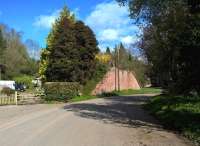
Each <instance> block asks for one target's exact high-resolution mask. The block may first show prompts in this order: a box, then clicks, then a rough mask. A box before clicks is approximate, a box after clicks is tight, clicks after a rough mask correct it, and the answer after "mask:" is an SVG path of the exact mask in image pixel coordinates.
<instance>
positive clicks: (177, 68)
mask: <svg viewBox="0 0 200 146" xmlns="http://www.w3.org/2000/svg"><path fill="white" fill-rule="evenodd" d="M118 1H119V2H121V3H122V4H126V3H127V2H128V4H129V8H130V16H131V17H132V18H134V19H136V20H137V21H136V23H137V24H138V25H142V26H143V32H144V33H143V37H142V40H141V42H140V45H139V46H140V48H141V50H142V51H143V53H144V55H145V56H146V57H147V59H148V62H149V65H150V67H151V70H150V72H149V74H150V76H151V77H152V79H153V80H152V81H153V82H152V83H154V84H156V85H161V86H163V87H165V88H168V89H169V90H171V92H175V93H185V94H188V93H190V92H191V91H194V90H195V91H197V92H198V93H199V94H200V76H199V74H200V70H199V68H200V58H199V53H198V52H199V47H200V43H199V42H200V23H199V19H200V14H199V11H198V10H199V9H198V6H199V4H198V3H190V2H189V1H188V0H173V1H171V0H163V1H160V0H118ZM193 8H195V9H196V10H195V11H194V9H193ZM174 89H176V90H174Z"/></svg>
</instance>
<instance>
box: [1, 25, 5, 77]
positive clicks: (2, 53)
mask: <svg viewBox="0 0 200 146" xmlns="http://www.w3.org/2000/svg"><path fill="white" fill-rule="evenodd" d="M5 49H6V42H5V40H4V38H3V33H2V30H1V28H0V80H1V76H2V73H3V71H4V70H5V59H4V52H5Z"/></svg>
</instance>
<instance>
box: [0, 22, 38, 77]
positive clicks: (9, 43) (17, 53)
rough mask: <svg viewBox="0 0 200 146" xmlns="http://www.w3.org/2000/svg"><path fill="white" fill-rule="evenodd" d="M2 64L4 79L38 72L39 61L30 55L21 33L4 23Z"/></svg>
mask: <svg viewBox="0 0 200 146" xmlns="http://www.w3.org/2000/svg"><path fill="white" fill-rule="evenodd" d="M0 64H1V66H3V72H2V74H1V77H2V79H13V78H14V77H16V76H20V75H22V74H25V75H34V74H36V73H37V62H36V61H35V60H34V59H32V58H30V57H29V54H28V52H27V48H26V46H25V45H24V43H23V42H22V40H21V34H20V33H19V32H16V31H15V30H14V29H11V28H9V27H8V26H6V25H4V24H0Z"/></svg>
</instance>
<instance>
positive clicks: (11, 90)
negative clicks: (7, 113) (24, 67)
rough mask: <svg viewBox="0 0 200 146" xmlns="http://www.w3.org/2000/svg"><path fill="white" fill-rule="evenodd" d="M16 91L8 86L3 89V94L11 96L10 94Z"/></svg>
mask: <svg viewBox="0 0 200 146" xmlns="http://www.w3.org/2000/svg"><path fill="white" fill-rule="evenodd" d="M14 93H15V90H13V89H10V88H8V87H3V89H2V90H1V94H5V95H7V96H10V95H12V94H14Z"/></svg>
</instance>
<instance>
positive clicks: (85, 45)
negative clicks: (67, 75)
mask: <svg viewBox="0 0 200 146" xmlns="http://www.w3.org/2000/svg"><path fill="white" fill-rule="evenodd" d="M74 32H75V37H76V49H77V58H75V60H76V61H78V62H77V64H76V65H75V67H74V75H73V76H75V79H74V80H75V81H78V82H80V83H81V84H85V83H86V82H87V80H89V79H91V78H92V77H93V74H94V73H95V70H96V63H97V61H96V59H95V55H96V54H97V53H98V52H99V49H98V48H97V45H98V43H97V40H96V38H95V35H94V33H93V31H92V30H91V29H90V28H89V27H88V26H86V25H85V24H84V23H83V22H82V21H77V22H76V23H75V27H74ZM77 59H78V60H77Z"/></svg>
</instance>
